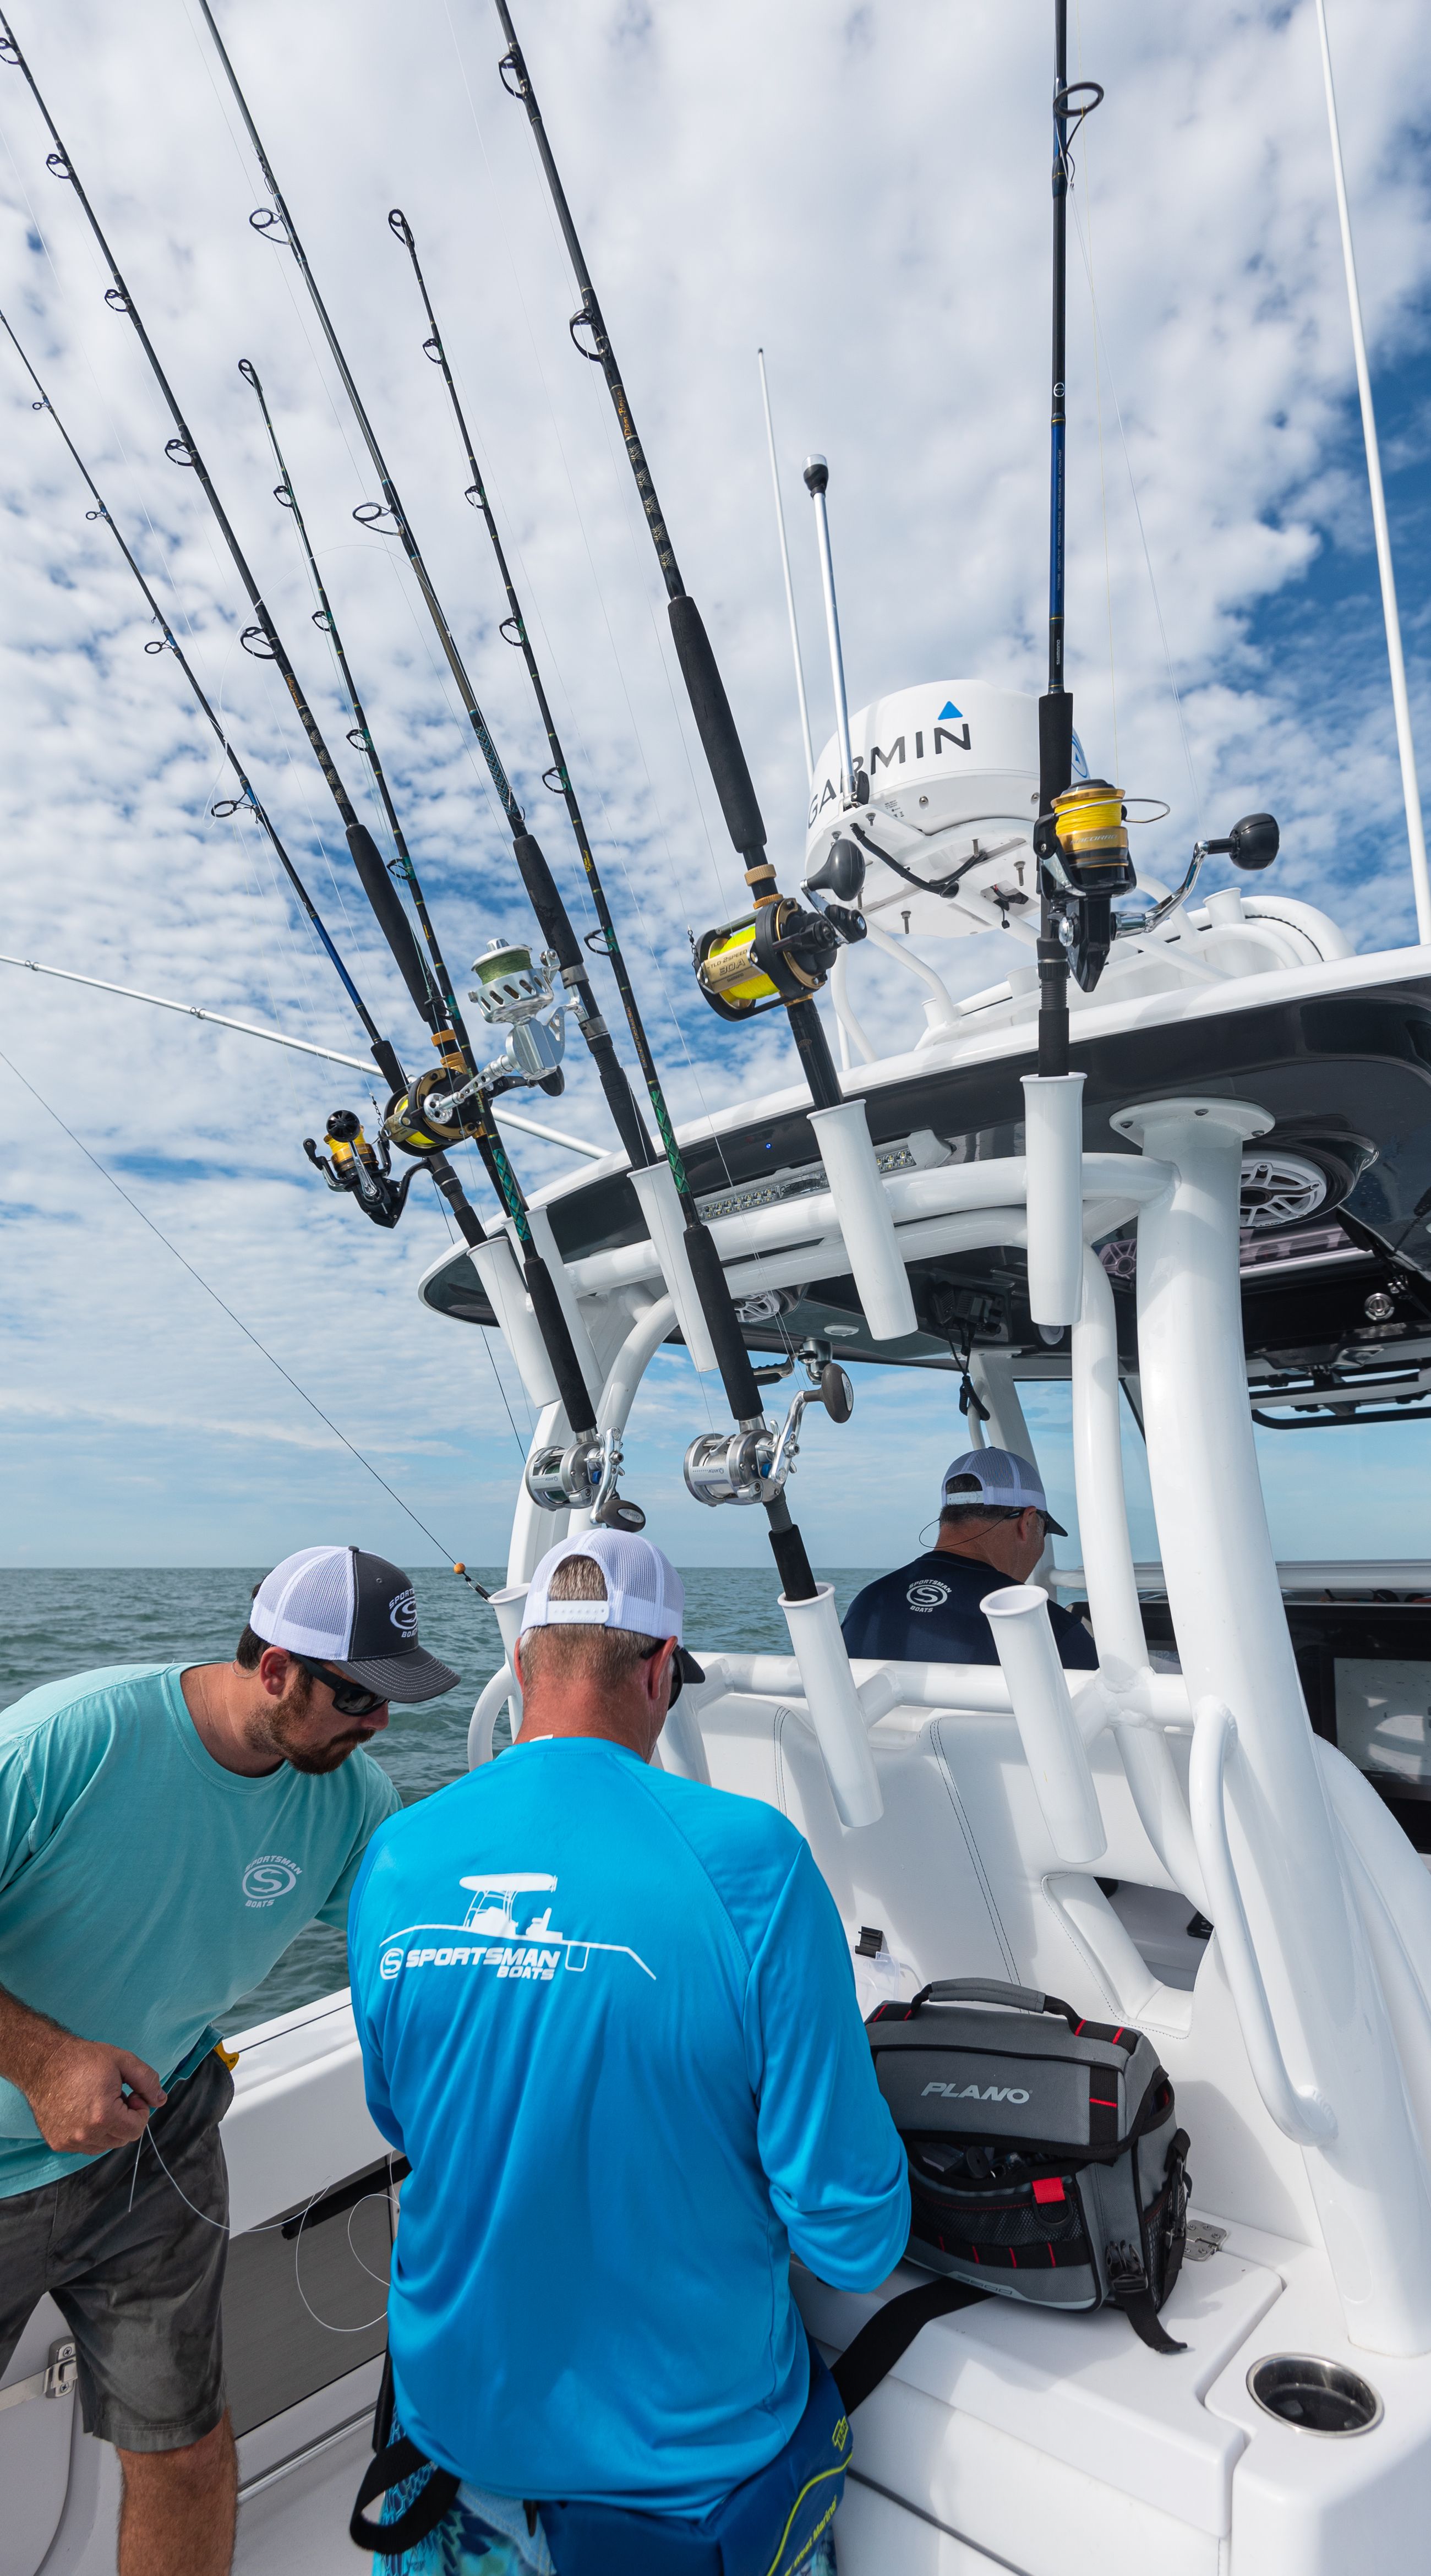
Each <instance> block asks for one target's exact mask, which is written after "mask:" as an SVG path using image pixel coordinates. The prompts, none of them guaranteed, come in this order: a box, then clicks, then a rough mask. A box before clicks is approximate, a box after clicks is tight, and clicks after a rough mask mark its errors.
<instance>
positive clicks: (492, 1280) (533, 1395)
mask: <svg viewBox="0 0 1431 2576" xmlns="http://www.w3.org/2000/svg"><path fill="white" fill-rule="evenodd" d="M467 1258H468V1260H469V1261H470V1262H471V1264H472V1267H473V1269H474V1270H475V1271H476V1273H477V1276H478V1278H479V1279H480V1280H481V1282H482V1285H483V1287H484V1288H485V1289H486V1291H487V1296H488V1300H489V1302H490V1304H491V1307H492V1310H493V1313H494V1314H495V1315H496V1318H497V1322H498V1324H499V1325H500V1326H501V1331H502V1339H503V1341H504V1342H505V1343H506V1345H507V1348H508V1350H509V1351H510V1352H511V1354H512V1357H513V1359H514V1360H515V1361H516V1364H517V1374H518V1376H519V1377H520V1379H521V1381H522V1384H523V1386H524V1387H525V1388H526V1391H527V1401H528V1402H529V1403H530V1404H532V1405H533V1406H535V1408H536V1410H537V1412H538V1413H540V1411H541V1409H542V1407H543V1405H544V1404H555V1403H557V1402H558V1401H559V1399H558V1396H557V1388H556V1380H555V1378H554V1377H553V1376H552V1369H551V1362H550V1360H549V1359H548V1358H547V1354H546V1347H545V1344H544V1343H543V1341H542V1337H541V1334H540V1333H539V1331H538V1330H537V1319H536V1317H535V1315H534V1314H533V1313H532V1309H531V1304H530V1301H529V1300H528V1297H527V1289H526V1282H525V1280H524V1279H523V1277H522V1274H521V1272H520V1270H519V1269H518V1268H517V1257H516V1254H515V1253H514V1252H513V1250H512V1247H511V1244H510V1243H509V1242H508V1240H507V1238H506V1236H505V1235H504V1234H495V1235H489V1236H488V1238H487V1241H486V1242H485V1243H474V1244H473V1246H472V1248H471V1250H470V1252H469V1253H468V1256H467Z"/></svg>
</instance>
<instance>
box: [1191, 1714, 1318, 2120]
mask: <svg viewBox="0 0 1431 2576" xmlns="http://www.w3.org/2000/svg"><path fill="white" fill-rule="evenodd" d="M1236 1742H1237V1721H1236V1719H1235V1718H1234V1716H1233V1714H1232V1711H1231V1709H1230V1708H1229V1707H1228V1706H1227V1704H1226V1702H1225V1701H1223V1700H1220V1699H1211V1698H1209V1699H1202V1700H1199V1702H1198V1709H1197V1722H1196V1725H1195V1726H1194V1729H1193V1746H1192V1762H1191V1766H1190V1771H1189V1778H1188V1791H1189V1803H1190V1805H1191V1808H1192V1827H1193V1838H1194V1840H1195V1842H1196V1844H1197V1855H1198V1860H1199V1862H1200V1863H1201V1866H1202V1874H1203V1881H1204V1884H1205V1886H1206V1888H1207V1892H1208V1900H1209V1903H1210V1904H1211V1907H1212V1919H1213V1923H1214V1925H1215V1926H1216V1930H1217V1943H1218V1948H1219V1949H1220V1951H1221V1952H1222V1964H1223V1967H1224V1968H1225V1969H1226V1971H1227V1982H1228V1985H1229V1987H1230V1988H1231V1990H1232V2000H1233V2004H1234V2006H1235V2008H1236V2012H1237V2019H1238V2023H1239V2025H1240V2028H1241V2031H1242V2038H1243V2043H1244V2046H1245V2047H1246V2050H1247V2059H1248V2064H1249V2065H1250V2066H1251V2068H1252V2077H1253V2081H1254V2083H1255V2084H1256V2086H1257V2090H1258V2092H1259V2093H1260V2094H1261V2096H1262V2099H1263V2102H1264V2104H1265V2105H1266V2108H1267V2110H1268V2113H1269V2114H1270V2116H1271V2117H1272V2119H1274V2120H1275V2121H1276V2123H1277V2126H1278V2128H1279V2129H1280V2130H1281V2131H1282V2134H1283V2136H1284V2137H1287V2138H1291V2139H1292V2140H1293V2141H1294V2143H1295V2144H1296V2145H1297V2146H1299V2147H1315V2146H1324V2145H1325V2144H1326V2143H1327V2141H1328V2139H1330V2138H1334V2137H1335V2136H1336V2134H1337V2121H1336V2114H1335V2112H1334V2111H1333V2109H1332V2106H1331V2104H1330V2103H1329V2102H1328V2101H1327V2100H1326V2099H1325V2097H1324V2096H1323V2095H1322V2094H1320V2093H1318V2092H1317V2091H1316V2090H1315V2089H1313V2088H1310V2087H1309V2088H1307V2089H1305V2090H1302V2089H1299V2088H1298V2086H1296V2085H1295V2084H1294V2083H1293V2082H1292V2078H1291V2076H1290V2075H1289V2074H1288V2072H1287V2061H1286V2059H1285V2058H1284V2057H1283V2055H1282V2044H1281V2042H1280V2040H1279V2039H1278V2037H1277V2028H1276V2024H1275V2023H1274V2021H1273V2019H1272V2007H1271V2005H1270V2004H1269V2003H1268V2001H1267V1988H1266V1986H1265V1985H1264V1984H1263V1981H1262V1970H1261V1968H1260V1966H1259V1965H1258V1960H1257V1952H1256V1949H1255V1947H1254V1945H1253V1940H1252V1934H1251V1931H1250V1930H1249V1928H1248V1922H1247V1914H1246V1909H1245V1908H1244V1906H1243V1902H1242V1890H1241V1889H1240V1887H1239V1886H1238V1884H1237V1871H1236V1868H1235V1866H1234V1864H1233V1858H1232V1845H1231V1842H1230V1841H1229V1839H1228V1832H1227V1806H1226V1790H1225V1786H1224V1776H1225V1766H1226V1762H1227V1757H1228V1754H1229V1753H1230V1752H1231V1750H1232V1748H1233V1746H1234V1745H1235V1744H1236Z"/></svg>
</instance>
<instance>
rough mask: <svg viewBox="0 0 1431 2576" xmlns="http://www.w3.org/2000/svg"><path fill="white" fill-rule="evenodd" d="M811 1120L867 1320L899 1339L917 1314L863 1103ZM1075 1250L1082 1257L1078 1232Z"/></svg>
mask: <svg viewBox="0 0 1431 2576" xmlns="http://www.w3.org/2000/svg"><path fill="white" fill-rule="evenodd" d="M1079 1080H1080V1082H1081V1080H1082V1076H1081V1075H1080V1076H1079ZM810 1124H811V1126H812V1127H813V1129H814V1131H815V1143H816V1146H817V1147H818V1149H819V1155H820V1160H821V1162H822V1163H823V1164H824V1166H825V1172H826V1175H827V1177H828V1180H829V1184H830V1196H831V1198H832V1199H833V1200H834V1203H835V1214H836V1216H837V1218H838V1219H839V1225H840V1232H841V1234H842V1235H843V1236H844V1239H845V1250H846V1252H847V1254H848V1255H849V1263H850V1268H851V1270H852V1271H853V1272H854V1276H855V1287H856V1289H857V1290H858V1292H859V1300H860V1304H861V1306H862V1307H863V1308H864V1313H865V1321H866V1323H867V1324H868V1325H869V1328H870V1332H871V1333H872V1335H873V1337H874V1339H875V1340H876V1341H877V1342H897V1341H901V1340H903V1338H904V1336H905V1335H906V1334H907V1333H916V1332H918V1330H919V1320H918V1317H917V1316H916V1314H915V1311H914V1299H913V1297H912V1296H911V1295H910V1289H909V1279H908V1275H907V1273H906V1271H905V1267H904V1262H903V1259H902V1257H901V1254H900V1250H899V1246H898V1244H897V1243H896V1241H895V1235H894V1217H893V1215H892V1213H891V1211H890V1205H889V1200H888V1198H887V1197H886V1195H885V1187H884V1183H883V1181H882V1180H881V1178H880V1171H879V1165H878V1163H877V1162H876V1161H875V1151H874V1146H873V1143H872V1142H871V1139H870V1130H869V1119H868V1117H867V1115H866V1112H865V1104H864V1102H863V1101H862V1100H843V1101H841V1103H840V1105H839V1107H838V1108H837V1109H812V1110H811V1112H810ZM1079 1250H1080V1257H1081V1253H1082V1237H1081V1236H1080V1238H1079ZM1080 1281H1081V1268H1080ZM1075 1312H1076V1309H1075Z"/></svg>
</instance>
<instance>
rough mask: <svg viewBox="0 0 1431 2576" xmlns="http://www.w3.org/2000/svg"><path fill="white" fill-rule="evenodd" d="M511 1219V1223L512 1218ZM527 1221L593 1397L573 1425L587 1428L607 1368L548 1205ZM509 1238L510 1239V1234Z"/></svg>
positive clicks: (530, 1214) (593, 1416)
mask: <svg viewBox="0 0 1431 2576" xmlns="http://www.w3.org/2000/svg"><path fill="white" fill-rule="evenodd" d="M507 1222H508V1225H509V1226H510V1224H511V1219H510V1217H509V1218H508V1220H507ZM527 1223H528V1225H529V1226H530V1227H531V1230H532V1241H533V1243H534V1244H535V1245H536V1248H537V1250H538V1252H539V1253H540V1255H541V1257H542V1259H543V1261H544V1262H545V1263H546V1265H547V1269H548V1271H549V1273H550V1275H551V1283H552V1286H553V1287H554V1288H555V1290H556V1293H557V1303H558V1305H559V1306H560V1308H561V1310H562V1313H563V1314H564V1315H565V1317H566V1322H567V1330H568V1332H569V1333H570V1335H571V1341H572V1348H573V1350H574V1351H575V1353H576V1360H577V1366H578V1368H579V1369H580V1370H581V1374H582V1377H583V1379H584V1380H585V1383H586V1391H587V1394H588V1395H589V1396H590V1398H591V1413H590V1415H589V1417H588V1421H587V1422H574V1423H573V1424H572V1426H571V1427H572V1430H573V1431H585V1430H586V1429H587V1428H588V1426H589V1423H592V1422H594V1421H595V1420H596V1406H597V1399H598V1397H599V1396H600V1393H601V1386H602V1379H603V1376H604V1371H603V1370H602V1369H600V1368H599V1367H598V1366H597V1359H596V1353H595V1351H594V1350H593V1349H592V1347H591V1335H590V1334H589V1333H588V1331H587V1329H586V1317H585V1316H584V1315H583V1313H582V1311H581V1306H580V1304H579V1302H578V1299H577V1292H576V1288H575V1285H574V1283H573V1281H572V1277H571V1273H570V1271H569V1270H568V1269H567V1266H566V1263H565V1262H564V1261H563V1259H562V1257H561V1254H560V1252H559V1251H558V1249H557V1239H556V1236H555V1234H554V1233H553V1232H552V1221H551V1216H550V1213H549V1211H548V1210H547V1209H546V1208H544V1207H529V1208H528V1210H527ZM508 1240H509V1241H510V1236H509V1238H508Z"/></svg>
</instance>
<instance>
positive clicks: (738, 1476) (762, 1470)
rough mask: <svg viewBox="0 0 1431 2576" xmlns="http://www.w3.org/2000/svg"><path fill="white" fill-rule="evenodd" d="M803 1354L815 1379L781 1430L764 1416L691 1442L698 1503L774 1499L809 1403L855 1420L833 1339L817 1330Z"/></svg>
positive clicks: (790, 1468)
mask: <svg viewBox="0 0 1431 2576" xmlns="http://www.w3.org/2000/svg"><path fill="white" fill-rule="evenodd" d="M798 1356H799V1358H800V1359H801V1360H803V1362H804V1364H805V1374H806V1376H807V1378H808V1379H809V1381H810V1383H809V1385H808V1386H803V1387H802V1388H801V1389H800V1392H799V1394H798V1395H797V1396H796V1398H795V1400H794V1403H793V1404H792V1405H791V1407H790V1410H789V1412H788V1413H787V1414H786V1416H785V1419H784V1421H783V1423H782V1424H781V1425H780V1428H779V1430H777V1429H776V1427H775V1425H774V1423H773V1422H770V1421H768V1420H767V1419H766V1417H765V1416H764V1415H762V1416H761V1417H760V1419H759V1420H758V1421H756V1422H743V1423H741V1424H740V1426H739V1428H738V1429H737V1430H735V1431H733V1432H731V1431H702V1432H700V1433H698V1434H697V1436H696V1438H695V1439H694V1440H693V1441H692V1442H691V1445H690V1447H689V1449H688V1450H687V1451H686V1455H685V1461H684V1469H683V1472H684V1475H685V1479H686V1491H687V1493H688V1494H690V1495H692V1496H693V1497H694V1499H695V1500H696V1502H698V1503H708V1504H709V1505H710V1507H711V1509H712V1510H713V1511H714V1510H715V1508H716V1506H717V1505H718V1504H720V1503H773V1502H774V1500H775V1498H776V1496H777V1495H778V1494H781V1493H783V1492H784V1490H785V1485H786V1482H787V1480H788V1478H789V1477H790V1476H791V1475H792V1474H793V1472H794V1467H795V1460H796V1457H797V1456H798V1454H799V1449H800V1426H801V1423H802V1422H803V1421H804V1419H805V1408H806V1406H807V1405H810V1404H814V1403H816V1402H817V1401H818V1402H819V1403H821V1404H823V1406H824V1408H825V1411H826V1412H827V1413H828V1415H829V1417H830V1420H831V1421H832V1422H848V1421H849V1418H850V1415H851V1414H852V1413H853V1411H854V1409H855V1390H854V1388H853V1386H852V1385H851V1383H850V1378H849V1372H848V1371H847V1370H846V1369H842V1368H841V1367H840V1365H839V1362H838V1361H837V1360H835V1359H833V1358H832V1357H831V1355H830V1345H829V1343H828V1342H827V1341H825V1340H823V1339H822V1338H821V1337H820V1336H819V1335H818V1334H811V1335H810V1337H809V1338H808V1339H807V1340H806V1341H803V1342H802V1343H801V1345H800V1349H799V1353H798ZM790 1366H791V1367H793V1366H794V1361H793V1360H792V1361H791V1362H790ZM779 1374H780V1375H781V1376H784V1375H786V1374H788V1371H787V1370H785V1369H782V1370H781V1371H780V1372H779ZM534 1499H535V1497H534Z"/></svg>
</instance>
